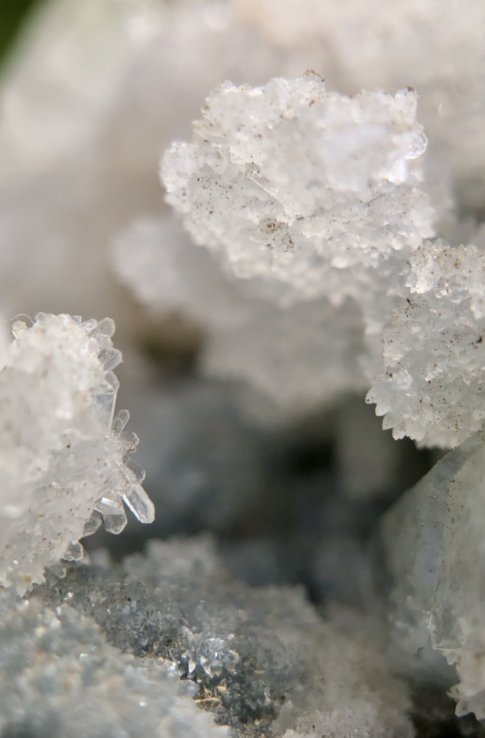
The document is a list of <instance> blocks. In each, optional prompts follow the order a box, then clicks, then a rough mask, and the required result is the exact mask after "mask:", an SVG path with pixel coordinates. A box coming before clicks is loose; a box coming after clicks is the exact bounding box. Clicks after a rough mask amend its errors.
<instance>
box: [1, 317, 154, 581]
mask: <svg viewBox="0 0 485 738" xmlns="http://www.w3.org/2000/svg"><path fill="white" fill-rule="evenodd" d="M13 333H14V341H13V343H12V344H11V346H10V350H9V353H8V355H7V357H6V366H5V368H4V369H3V371H2V372H1V374H0V394H1V398H2V400H1V405H2V416H1V422H0V437H1V446H2V451H1V454H0V474H1V492H0V500H1V510H0V521H1V522H0V542H1V543H0V581H1V583H2V585H3V586H9V585H12V584H13V585H15V586H16V588H17V590H18V591H19V592H20V593H24V592H25V591H26V590H28V589H30V588H31V586H32V584H34V583H39V582H42V581H43V579H44V568H45V567H48V566H53V565H56V564H58V562H59V560H60V559H61V558H64V559H66V560H78V559H80V558H82V555H83V548H82V545H81V544H80V543H79V539H80V538H81V537H82V536H83V535H90V534H91V533H94V532H95V531H96V529H97V528H98V527H99V526H100V525H101V523H102V522H103V521H104V523H105V525H106V528H107V529H108V530H110V531H111V532H113V533H119V532H120V531H121V530H122V529H123V528H124V526H125V525H126V514H125V505H127V506H128V507H129V508H130V509H131V510H132V512H133V513H134V514H135V515H136V516H137V517H138V519H139V520H141V521H142V522H145V523H148V522H151V520H153V505H152V503H151V502H150V500H149V499H148V497H147V495H146V493H145V492H144V490H143V488H142V487H141V486H140V481H142V480H143V477H144V473H143V471H142V470H141V469H140V468H139V467H138V465H137V464H135V463H134V462H132V461H131V459H130V457H129V454H130V453H131V452H132V451H134V450H135V448H136V444H137V442H138V439H137V437H136V436H135V435H134V434H133V433H126V432H124V431H123V428H124V426H125V424H126V422H127V421H128V418H129V414H128V412H127V411H126V410H125V411H121V412H120V413H119V414H118V415H117V416H116V417H114V409H115V402H116V394H117V391H118V386H119V383H118V380H117V378H116V376H115V375H114V374H113V371H112V370H113V369H114V368H115V367H116V366H117V365H118V364H119V362H120V361H121V354H120V352H119V351H118V350H116V349H114V348H113V345H112V341H111V336H112V335H113V333H114V323H113V321H112V320H109V319H105V320H102V321H100V322H98V321H96V320H90V321H85V322H84V323H83V322H82V321H81V318H76V317H75V318H72V317H71V316H69V315H44V314H39V315H37V317H36V319H35V322H34V324H33V325H32V326H31V327H30V328H27V325H26V324H25V323H23V322H21V321H18V322H16V323H15V324H14V327H13Z"/></svg>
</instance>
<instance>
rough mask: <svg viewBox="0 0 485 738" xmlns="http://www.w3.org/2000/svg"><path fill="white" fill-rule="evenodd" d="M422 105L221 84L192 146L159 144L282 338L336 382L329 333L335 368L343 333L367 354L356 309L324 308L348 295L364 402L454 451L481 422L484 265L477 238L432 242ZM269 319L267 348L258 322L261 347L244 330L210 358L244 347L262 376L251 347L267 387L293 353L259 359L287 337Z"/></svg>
mask: <svg viewBox="0 0 485 738" xmlns="http://www.w3.org/2000/svg"><path fill="white" fill-rule="evenodd" d="M416 103H417V98H416V94H415V93H414V92H413V91H411V90H409V89H406V90H402V91H400V92H398V93H397V94H396V95H395V96H394V97H391V96H389V95H385V94H384V93H361V94H360V95H358V96H356V97H355V98H347V97H342V96H340V95H337V94H336V93H327V92H326V90H325V85H324V83H323V81H322V80H320V79H318V78H316V77H315V75H309V76H307V77H304V78H301V79H298V80H283V79H274V80H271V81H270V82H269V83H268V84H267V85H265V86H264V87H259V88H249V87H239V88H236V87H234V86H233V85H231V84H229V83H227V84H225V85H222V86H221V87H220V88H218V89H217V90H215V91H214V92H213V93H212V94H211V95H210V96H209V98H208V99H207V102H206V107H205V108H204V110H203V115H204V117H203V119H202V120H200V121H197V122H196V123H194V133H193V138H192V141H191V142H190V143H180V144H173V145H172V147H171V148H170V149H169V150H168V151H167V152H166V153H165V156H164V158H163V163H162V178H163V182H164V184H165V186H166V188H167V192H168V194H167V201H168V202H169V203H170V204H172V205H173V206H174V208H175V210H176V211H177V212H178V213H179V214H180V215H181V217H182V220H183V223H184V226H185V228H186V229H187V230H188V231H189V232H190V233H191V235H192V236H193V238H194V240H195V241H196V243H198V244H201V245H204V246H206V247H207V248H208V249H209V250H210V251H211V252H212V253H213V254H214V255H215V256H216V257H217V258H218V259H219V261H220V262H222V265H223V268H224V269H225V270H226V271H229V272H230V273H231V274H232V276H233V278H238V277H239V278H240V280H239V281H240V283H242V284H243V288H244V289H245V290H246V291H247V292H248V293H249V294H251V293H255V294H258V295H263V296H264V298H266V299H267V300H270V301H274V302H275V303H276V305H280V306H282V307H286V310H280V311H279V312H278V310H277V308H275V309H274V315H277V316H279V318H280V321H281V325H282V326H284V329H283V331H282V334H283V335H284V338H285V340H286V342H287V343H286V346H291V347H292V349H293V350H294V351H295V350H296V352H297V354H298V356H304V357H305V362H306V363H307V364H308V362H311V363H312V364H313V365H314V366H315V369H316V371H318V368H317V366H319V365H320V363H321V365H322V373H323V374H322V376H323V377H325V380H324V384H325V386H327V387H329V384H328V379H327V371H326V362H325V361H324V360H323V361H322V360H321V357H322V356H323V355H324V354H325V342H326V341H328V344H327V348H328V349H329V352H330V355H331V356H332V358H333V357H336V358H337V360H336V361H335V362H334V364H333V366H332V367H331V371H330V372H329V373H333V375H334V376H335V375H339V365H338V358H340V357H341V356H344V354H343V352H342V351H338V350H337V351H335V350H334V347H335V345H336V343H337V342H336V341H335V335H336V334H339V335H340V336H341V338H342V343H343V344H345V343H346V344H347V345H348V346H353V347H354V351H355V353H357V346H358V344H357V343H356V341H355V336H356V335H358V332H359V321H358V319H355V318H354V319H352V318H351V317H350V316H351V312H350V311H349V308H348V307H345V308H344V310H343V312H344V314H345V315H346V317H347V321H342V320H341V319H339V317H338V313H337V311H336V310H335V312H333V311H332V309H331V307H330V305H336V306H340V305H341V303H342V301H343V300H344V299H345V298H350V299H351V300H353V301H354V302H355V304H356V305H355V307H356V308H357V310H359V311H360V312H361V316H362V317H361V321H362V323H361V325H363V327H364V329H365V343H366V349H365V351H361V356H360V362H359V363H360V370H361V374H360V387H359V382H358V381H356V382H355V385H354V389H356V390H358V389H360V388H361V387H362V385H363V384H364V383H365V381H367V382H368V384H371V389H370V392H369V394H368V398H367V399H368V401H369V402H375V403H376V404H377V413H378V414H379V415H385V416H386V417H385V420H384V427H385V428H392V429H393V435H394V437H395V438H402V437H403V436H405V435H407V436H410V437H411V438H413V439H415V440H417V441H418V442H420V443H421V444H423V445H430V446H432V445H438V446H443V447H447V446H455V445H457V444H459V443H460V442H462V441H463V440H465V439H466V438H468V437H469V436H470V435H471V434H472V433H473V432H475V431H476V430H478V429H479V428H480V427H481V425H482V423H483V419H484V417H485V405H484V404H483V402H481V392H482V383H483V379H484V371H485V363H484V360H483V351H484V349H483V347H482V345H481V344H482V332H483V331H482V322H483V320H482V311H483V286H482V285H483V270H482V267H481V252H480V251H479V250H478V249H477V248H476V247H475V246H473V245H470V246H468V247H459V248H458V247H451V246H449V245H448V244H447V243H446V242H444V241H436V242H430V241H428V240H427V238H428V237H430V236H432V235H433V228H432V226H433V218H434V211H433V209H432V208H431V206H430V204H429V199H428V197H427V195H426V191H425V186H426V183H425V182H422V179H423V174H422V172H420V170H419V169H417V168H416V164H415V163H414V162H413V160H414V159H416V158H418V157H419V156H421V154H422V153H423V152H424V150H425V148H426V139H425V137H424V133H423V131H422V128H421V127H420V126H419V125H418V124H417V123H416V119H415V116H416ZM271 214H272V215H271ZM322 298H323V299H325V300H327V301H328V302H326V303H323V302H322ZM319 300H320V301H319ZM295 303H300V304H299V305H298V307H295V306H294V304H295ZM340 310H341V313H342V308H341V307H340ZM298 311H300V314H299V312H298ZM310 316H311V317H310ZM308 318H310V319H308ZM258 324H259V325H260V326H262V325H263V323H262V322H261V321H259V322H258ZM276 325H277V320H276V321H275V326H276ZM292 325H294V326H295V330H294V332H292V328H291V327H292ZM265 328H266V329H267V332H266V336H264V334H263V331H262V330H261V332H259V335H261V341H260V344H258V342H257V336H258V331H257V330H255V329H254V327H253V326H249V327H248V330H247V333H248V334H250V336H251V338H252V341H253V345H252V350H245V348H246V346H245V341H244V340H243V341H239V340H238V339H239V337H238V336H237V332H236V333H234V334H233V337H234V338H235V339H236V340H234V341H233V343H232V344H231V343H230V341H229V340H228V339H227V337H224V342H223V341H222V340H219V342H218V344H217V345H218V347H219V351H218V352H216V361H215V362H214V364H215V365H217V366H219V367H221V368H222V367H223V366H224V360H225V359H226V356H229V357H231V358H230V359H229V363H230V362H231V359H232V360H234V358H236V359H237V360H239V361H240V365H241V367H242V368H241V374H242V375H243V376H246V377H250V378H251V379H253V381H254V375H253V376H251V371H250V369H249V370H248V369H247V368H246V366H247V362H245V357H247V356H257V357H258V359H257V363H258V364H259V366H258V369H259V376H257V377H256V381H258V380H259V384H260V386H264V384H265V383H264V380H262V379H261V377H264V376H266V377H271V380H269V381H267V382H266V387H265V389H266V388H267V386H268V385H270V384H271V381H273V382H274V381H276V380H277V377H278V373H277V370H276V371H273V372H272V371H271V369H272V366H274V365H276V366H278V365H280V363H281V364H284V363H285V351H284V350H283V351H281V353H280V355H279V357H278V359H279V360H277V361H276V362H275V363H274V365H273V364H272V362H267V363H265V361H264V358H265V354H266V353H269V352H265V350H264V346H265V344H266V341H268V342H270V344H271V346H272V349H273V352H274V354H275V355H277V350H278V349H277V348H276V347H278V336H279V335H280V332H279V331H278V330H277V329H276V330H273V331H272V330H269V326H265ZM363 332H364V331H363ZM270 337H271V338H270ZM312 337H313V338H312ZM319 340H320V341H321V344H320V345H321V347H322V348H321V351H320V350H319V348H318V346H319ZM362 340H363V339H362ZM337 345H338V344H337ZM238 346H240V347H242V350H241V351H240V352H239V351H238V348H237V347H238ZM306 346H307V347H308V349H307V350H306V351H305V347H306ZM310 347H311V348H310ZM350 356H351V353H350V352H349V353H348V354H347V356H346V357H345V358H347V359H348V358H350ZM271 358H273V357H271ZM287 361H288V358H287ZM253 366H254V362H253ZM358 368H359V367H358V366H357V365H356V369H357V371H356V373H355V375H354V376H358ZM340 376H342V375H340ZM298 381H301V377H300V376H298ZM277 386H278V390H279V391H280V392H282V393H283V394H284V393H285V390H286V391H287V390H288V388H287V385H285V384H284V383H282V382H278V383H277ZM347 386H349V385H347ZM344 387H345V385H343V388H344ZM333 389H336V388H334V387H332V390H333ZM313 396H314V397H318V388H314V391H313Z"/></svg>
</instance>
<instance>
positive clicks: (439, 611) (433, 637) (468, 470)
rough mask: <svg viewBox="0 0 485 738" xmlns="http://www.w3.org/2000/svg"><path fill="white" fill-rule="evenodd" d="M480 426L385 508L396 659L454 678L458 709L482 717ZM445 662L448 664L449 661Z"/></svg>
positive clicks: (414, 669) (483, 470)
mask: <svg viewBox="0 0 485 738" xmlns="http://www.w3.org/2000/svg"><path fill="white" fill-rule="evenodd" d="M484 474H485V437H484V433H483V431H480V432H479V433H477V434H476V435H474V436H473V437H472V438H470V439H469V440H468V441H466V443H464V444H463V445H462V446H460V447H459V448H457V449H455V450H453V451H451V452H450V453H449V454H447V455H446V456H445V457H444V458H443V459H442V460H441V461H440V462H439V463H438V464H437V465H436V466H435V467H434V468H433V469H432V470H431V471H430V472H429V473H428V474H427V475H426V476H425V477H424V478H423V479H422V480H421V482H419V483H418V484H417V485H416V487H415V488H414V489H412V490H411V491H410V492H408V493H406V494H405V495H404V497H403V498H402V499H401V500H400V501H399V502H398V503H397V504H396V505H395V506H394V507H393V508H392V509H391V511H390V512H389V513H388V514H387V515H386V517H385V519H384V521H383V524H382V530H381V536H382V541H383V544H384V550H385V554H386V560H387V561H388V567H389V573H390V575H391V580H392V587H391V599H392V602H393V606H394V610H393V615H392V624H393V626H392V631H391V646H392V648H391V653H392V654H393V658H394V660H395V665H397V667H398V668H399V669H400V670H401V671H403V672H405V673H406V672H407V673H408V674H409V673H411V674H413V675H414V677H415V678H418V679H421V680H425V681H429V682H431V683H433V682H434V683H435V684H443V683H444V684H445V685H446V684H448V686H451V684H452V683H453V681H456V675H455V674H454V669H453V668H451V666H448V664H450V665H453V664H456V671H457V673H458V677H459V679H460V681H459V683H458V684H457V685H456V686H455V687H453V690H452V694H453V696H454V697H455V698H456V699H457V701H458V705H457V713H458V714H459V715H460V714H466V713H467V712H470V711H473V712H474V713H475V715H476V716H477V717H478V718H479V719H484V718H485V679H484V670H483V650H484V644H485V641H484V629H483V599H482V593H483V586H484V582H483V565H482V561H483V556H484V546H483V519H484V514H485V501H484V495H483V485H484ZM447 662H448V664H447Z"/></svg>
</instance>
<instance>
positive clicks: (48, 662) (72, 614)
mask: <svg viewBox="0 0 485 738" xmlns="http://www.w3.org/2000/svg"><path fill="white" fill-rule="evenodd" d="M196 691H197V690H196V689H195V687H194V685H193V684H191V683H190V682H180V681H179V680H178V678H177V675H176V672H175V670H174V668H173V665H172V664H170V662H168V661H164V660H162V659H137V658H135V657H134V656H132V655H130V654H122V653H121V652H120V651H119V650H118V649H116V648H114V647H113V646H111V645H109V644H108V643H107V642H106V640H105V638H104V635H103V633H102V630H101V628H99V626H97V625H96V623H94V622H93V621H92V620H91V619H90V618H87V617H85V616H83V615H80V614H79V613H77V612H76V611H75V610H74V609H72V608H71V607H69V606H68V605H62V606H61V607H58V608H56V609H55V611H54V610H51V609H50V608H47V607H45V606H44V605H43V604H42V603H41V601H40V600H39V599H35V598H34V599H32V600H30V601H29V600H19V599H18V598H16V597H15V596H14V595H12V593H9V592H6V591H3V592H0V733H1V735H2V736H35V737H36V738H64V737H65V736H70V737H71V738H95V736H102V737H103V738H118V737H119V736H126V737H127V738H162V737H163V738H166V737H168V736H170V737H171V736H173V738H189V736H190V738H195V736H200V737H201V738H216V736H220V737H221V738H222V736H225V735H227V730H226V729H224V728H217V727H216V726H215V725H214V724H213V722H212V720H211V719H210V717H209V716H208V715H205V714H204V713H203V712H202V711H200V710H199V709H198V708H197V707H196V705H195V704H194V703H193V701H192V699H191V697H192V696H193V695H194V693H195V692H196Z"/></svg>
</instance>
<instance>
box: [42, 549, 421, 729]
mask: <svg viewBox="0 0 485 738" xmlns="http://www.w3.org/2000/svg"><path fill="white" fill-rule="evenodd" d="M38 596H40V597H43V598H44V599H45V601H46V602H47V603H49V604H50V605H54V606H56V605H59V604H60V603H61V602H63V601H66V602H69V604H70V605H71V606H72V607H74V608H75V609H79V610H81V611H82V612H83V613H85V614H89V615H91V616H92V617H93V618H94V619H95V620H96V621H97V622H98V623H99V624H100V625H101V626H102V627H103V628H104V629H105V631H106V635H107V639H108V640H109V641H110V642H111V643H112V644H113V645H116V646H118V647H119V648H121V649H122V650H124V651H130V652H133V653H134V654H135V655H140V656H141V655H143V656H145V657H146V658H148V657H149V656H163V657H164V658H168V659H170V660H172V661H173V662H174V663H175V664H176V665H177V666H178V668H179V672H180V673H181V675H183V676H184V677H186V678H188V679H190V680H192V681H194V682H196V683H197V684H199V685H200V692H199V694H198V696H197V698H196V699H197V700H199V701H200V704H201V706H204V708H205V709H207V710H210V711H212V712H213V713H214V714H215V717H216V721H217V722H220V723H223V724H228V725H230V726H231V727H232V728H233V729H235V730H236V731H237V732H238V733H239V734H240V735H246V736H260V735H263V736H266V735H268V734H269V733H270V732H271V733H272V734H273V735H275V736H281V735H283V734H285V732H286V731H287V730H295V729H298V730H299V731H301V732H302V733H310V734H312V733H313V732H314V731H315V730H317V731H318V730H319V727H320V726H322V728H323V726H332V727H333V728H334V730H335V731H337V728H338V730H339V731H340V732H336V733H335V735H339V736H345V735H346V732H345V730H347V731H348V730H349V728H348V726H352V729H353V730H357V729H358V728H359V727H360V726H365V729H366V730H367V731H368V732H363V733H362V734H363V735H365V736H367V735H369V736H370V735H373V736H381V735H382V736H395V737H396V738H397V737H398V736H406V737H407V736H409V737H411V736H412V735H413V731H412V727H411V725H410V722H409V720H408V718H407V716H406V711H407V709H408V706H409V704H408V699H407V695H406V690H405V688H404V686H403V685H402V684H401V683H400V682H399V681H398V680H395V679H393V678H392V677H391V675H390V674H389V672H388V670H387V668H386V665H385V661H384V659H383V656H382V651H381V644H380V641H379V637H377V636H376V634H375V633H374V632H373V629H372V628H371V627H369V624H368V623H367V622H366V621H365V620H364V619H363V618H361V617H360V616H357V615H356V616H355V617H354V616H351V615H350V614H346V612H345V611H342V612H341V611H339V612H338V613H336V614H335V618H334V619H332V620H330V621H329V622H325V621H322V620H321V619H320V617H319V616H318V615H317V613H316V612H315V611H314V610H313V608H312V607H311V606H310V605H309V604H308V603H306V602H305V600H304V598H303V596H302V592H301V591H300V590H298V589H297V590H292V589H284V588H276V587H270V588H266V589H263V588H261V589H253V590H252V589H250V588H249V587H247V586H246V585H244V584H242V583H241V582H237V581H231V580H230V579H228V578H227V576H226V575H225V574H224V573H223V572H222V571H221V570H220V568H219V565H217V562H215V561H214V553H213V550H212V548H211V546H210V543H209V542H208V541H207V539H205V540H203V541H201V542H200V543H199V545H198V546H197V545H194V544H193V543H190V544H188V545H187V544H185V545H184V544H183V542H180V541H179V542H173V543H172V542H164V543H162V542H160V541H153V542H151V543H150V544H149V547H148V552H147V555H146V556H142V555H140V554H136V555H134V556H131V557H128V558H126V559H125V560H124V562H123V565H122V568H113V569H109V568H108V569H105V570H103V569H100V568H98V569H95V568H93V567H87V566H78V567H76V568H75V569H72V570H71V571H70V572H69V573H68V575H67V577H66V578H65V579H64V580H61V581H59V582H58V583H57V584H56V585H55V586H50V587H43V588H42V589H39V590H38ZM312 725H315V726H316V728H315V729H312V727H311V726H312Z"/></svg>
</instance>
